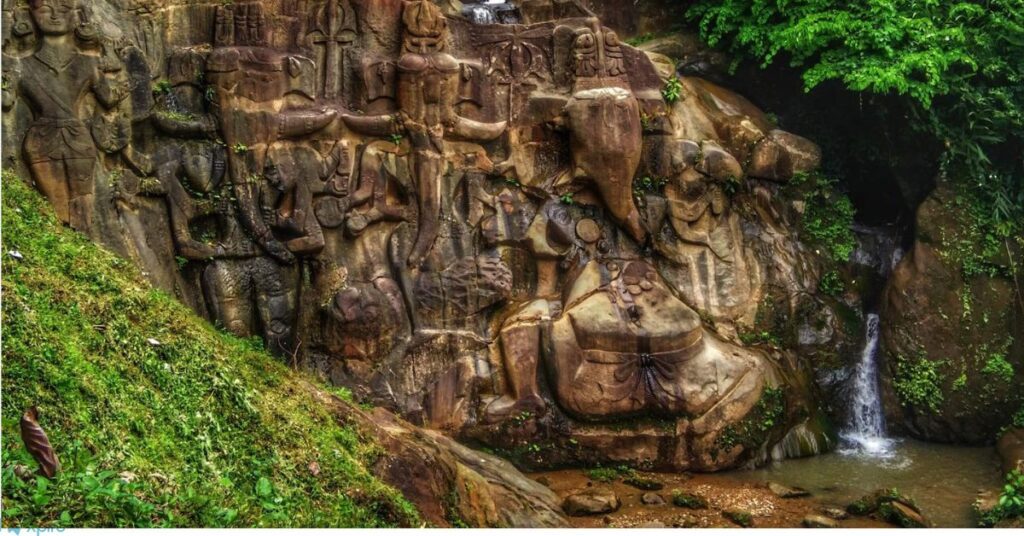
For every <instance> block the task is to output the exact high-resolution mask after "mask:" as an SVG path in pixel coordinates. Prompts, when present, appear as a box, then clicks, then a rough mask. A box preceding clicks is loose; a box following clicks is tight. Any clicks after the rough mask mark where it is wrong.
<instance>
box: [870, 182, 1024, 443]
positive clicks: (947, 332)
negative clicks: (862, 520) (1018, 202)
mask: <svg viewBox="0 0 1024 536" xmlns="http://www.w3.org/2000/svg"><path fill="white" fill-rule="evenodd" d="M970 224H971V223H970V221H969V216H965V215H963V213H962V212H961V211H960V210H959V209H958V208H957V207H956V195H955V193H954V192H953V191H951V190H950V189H949V187H948V186H946V185H944V184H940V187H939V189H937V190H936V191H935V192H934V193H932V195H931V196H929V197H928V199H926V200H925V202H924V203H922V204H921V206H920V207H919V208H918V211H917V220H916V226H917V235H916V241H915V242H914V245H913V248H912V249H911V250H910V251H909V252H908V253H907V255H906V256H905V257H904V258H903V260H902V261H901V262H900V263H899V264H898V265H897V266H896V268H895V270H894V271H893V274H892V277H891V278H890V279H889V281H888V284H887V286H886V289H885V291H884V295H883V301H882V310H881V317H882V318H883V319H884V321H883V322H882V332H881V333H882V344H883V347H884V349H885V355H886V360H887V363H886V367H887V371H885V373H883V379H884V382H883V385H884V386H885V387H887V388H888V389H887V390H888V392H889V397H888V399H887V400H886V402H887V413H889V415H890V418H889V422H890V423H892V424H895V425H896V426H901V427H903V428H906V429H907V430H908V431H909V432H910V433H912V434H913V435H915V436H917V437H920V438H923V439H929V440H934V441H943V442H967V443H977V444H991V443H993V442H994V441H995V440H996V436H997V434H998V432H999V430H1000V428H1002V427H1004V426H1006V425H1007V424H1008V423H1009V422H1010V419H1011V416H1012V415H1013V413H1014V412H1016V411H1017V410H1018V409H1019V408H1020V407H1021V404H1022V402H1024V393H1022V391H1021V390H1020V385H1021V382H1022V381H1024V309H1022V307H1024V304H1022V302H1021V301H1020V300H1021V293H1020V289H1019V288H1017V287H1016V284H1015V282H1014V280H1013V278H1012V277H1007V276H1004V275H1001V274H998V273H992V274H972V275H971V276H970V277H965V275H964V269H963V267H962V265H961V264H962V262H963V261H964V258H965V257H967V256H968V255H969V253H964V252H963V251H961V249H962V248H967V250H968V251H969V252H973V251H976V250H975V248H979V247H980V246H981V245H980V244H975V243H970V242H966V243H965V242H964V240H965V239H964V236H966V235H965V234H964V233H965V231H966V227H967V226H969V225H970ZM999 249H1000V250H1002V251H1003V252H1004V253H1003V254H1002V255H1001V258H996V259H986V260H987V261H991V262H994V263H995V264H997V265H998V264H1002V265H1004V266H1007V267H1009V266H1011V264H1012V263H1014V262H1016V263H1018V266H1019V263H1020V259H1021V253H1022V252H1021V251H1020V249H1019V246H1017V245H1015V244H1013V243H1012V241H1008V242H1007V244H1005V247H1000V248H999ZM1017 269H1018V270H1019V267H1018V268H1017Z"/></svg>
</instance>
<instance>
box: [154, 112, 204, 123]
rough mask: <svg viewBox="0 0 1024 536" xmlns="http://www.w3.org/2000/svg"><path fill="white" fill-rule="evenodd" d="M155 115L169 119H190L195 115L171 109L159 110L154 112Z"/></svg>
mask: <svg viewBox="0 0 1024 536" xmlns="http://www.w3.org/2000/svg"><path fill="white" fill-rule="evenodd" d="M156 114H157V115H159V116H160V117H162V118H164V119H168V120H170V121H192V120H193V119H195V118H196V116H194V115H192V114H188V113H182V112H175V111H172V110H159V111H157V112H156Z"/></svg>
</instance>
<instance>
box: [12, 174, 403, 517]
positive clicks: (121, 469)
mask: <svg viewBox="0 0 1024 536" xmlns="http://www.w3.org/2000/svg"><path fill="white" fill-rule="evenodd" d="M2 247H3V255H4V259H3V260H4V262H3V334H2V335H3V360H2V367H3V368H2V373H3V384H2V394H3V407H2V430H3V437H2V456H3V459H2V465H3V474H2V486H3V513H2V516H3V519H2V521H3V525H4V526H7V527H11V526H337V527H345V526H382V525H384V526H387V525H399V526H403V525H404V526H408V525H414V524H417V523H418V514H417V513H416V511H415V509H414V508H413V507H412V506H411V505H410V504H409V503H408V502H406V501H405V500H404V499H403V498H402V497H401V495H400V494H398V492H396V491H395V490H394V489H392V488H389V487H387V486H386V485H384V484H382V483H381V482H380V481H378V480H376V479H375V478H374V477H373V476H372V475H371V474H370V473H369V472H368V471H367V469H366V466H367V464H369V463H370V462H372V461H373V460H374V459H375V458H376V456H377V455H378V454H379V453H380V447H379V446H376V445H374V444H373V443H372V442H371V441H369V440H367V439H365V438H363V437H360V434H359V431H358V430H356V429H355V428H351V427H347V426H343V425H340V424H338V422H337V420H336V419H335V418H334V416H333V415H332V414H331V413H330V412H329V411H328V410H327V409H326V408H325V407H323V405H322V404H319V403H318V402H317V401H316V400H315V399H314V397H313V396H312V394H311V393H310V392H309V391H308V390H303V389H302V387H301V386H300V385H299V384H300V382H299V381H298V380H300V379H302V377H301V376H300V375H299V374H298V373H295V372H293V371H291V370H290V369H288V368H287V367H285V366H284V365H282V364H281V363H280V362H279V361H277V360H276V359H274V358H273V357H271V356H270V355H269V354H267V353H265V352H264V351H263V350H262V348H261V345H260V343H259V342H255V341H247V340H241V339H238V338H234V337H231V336H228V335H225V334H223V333H220V332H218V331H216V330H214V329H213V328H212V327H210V325H208V324H207V323H206V322H204V321H203V320H202V319H200V318H198V317H196V316H194V315H193V314H191V312H190V311H189V310H188V309H187V308H186V307H184V306H183V305H180V304H179V303H178V302H176V301H175V300H174V299H173V298H171V297H169V296H167V295H166V294H164V293H162V292H159V291H157V290H154V289H152V288H151V287H150V286H149V285H148V284H147V283H146V282H145V281H144V280H143V279H142V277H141V275H140V274H139V273H138V270H136V269H135V267H134V266H133V265H132V264H131V263H130V262H129V261H126V260H123V259H120V258H118V257H116V256H115V255H113V254H111V253H109V252H107V251H105V250H103V249H101V248H99V247H97V246H95V245H93V244H91V243H90V242H89V241H88V240H86V239H85V238H84V237H82V236H80V235H78V234H77V233H74V232H72V231H70V230H68V229H66V228H64V227H62V226H61V225H59V223H58V222H57V221H56V220H55V218H54V217H53V215H52V213H51V212H50V210H49V208H48V207H47V206H46V203H45V201H44V200H43V199H42V198H41V197H40V196H39V195H38V194H37V193H36V192H35V191H34V190H32V189H31V188H30V187H28V186H26V185H25V184H23V183H22V182H21V181H20V180H18V179H17V178H16V177H14V176H13V175H12V174H10V173H6V172H5V173H4V175H3V244H2ZM12 250H17V251H20V252H21V253H22V254H23V255H24V260H21V261H18V260H15V259H13V258H11V257H10V256H9V255H8V254H7V252H8V251H12ZM148 339H155V340H156V341H159V343H160V344H159V346H156V345H153V344H151V343H150V342H148V341H147V340H148ZM30 405H37V406H39V408H40V414H41V417H40V423H41V424H42V426H43V428H44V429H45V430H46V431H47V433H48V434H49V437H50V440H51V442H52V443H53V445H54V447H55V449H56V451H57V455H58V457H59V459H60V461H61V463H62V464H63V469H62V472H61V474H60V475H59V476H58V478H56V479H54V480H52V481H47V480H45V479H43V478H37V479H35V480H29V481H27V482H26V481H23V480H22V479H20V478H19V477H17V476H15V474H14V465H15V464H24V465H27V466H29V467H30V468H32V469H33V470H35V468H36V464H35V462H34V461H33V460H32V458H31V457H30V456H29V455H28V453H27V451H26V450H25V448H24V446H23V445H22V442H21V439H20V435H19V432H18V430H19V428H18V426H19V425H18V423H19V419H20V417H21V414H22V412H23V411H24V410H25V409H26V408H27V407H28V406H30Z"/></svg>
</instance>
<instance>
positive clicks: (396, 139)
mask: <svg viewBox="0 0 1024 536" xmlns="http://www.w3.org/2000/svg"><path fill="white" fill-rule="evenodd" d="M402 139H403V137H402V135H401V134H392V135H390V136H388V141H390V142H391V143H394V144H395V145H401V144H402Z"/></svg>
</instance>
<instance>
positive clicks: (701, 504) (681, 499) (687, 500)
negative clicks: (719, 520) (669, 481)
mask: <svg viewBox="0 0 1024 536" xmlns="http://www.w3.org/2000/svg"><path fill="white" fill-rule="evenodd" d="M672 504H674V505H676V506H678V507H680V508H689V509H691V510H702V509H704V508H707V507H708V500H707V499H705V498H704V497H701V496H700V495H694V494H692V493H684V492H682V491H679V490H677V489H674V490H672Z"/></svg>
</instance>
